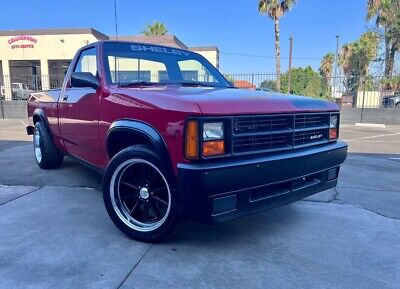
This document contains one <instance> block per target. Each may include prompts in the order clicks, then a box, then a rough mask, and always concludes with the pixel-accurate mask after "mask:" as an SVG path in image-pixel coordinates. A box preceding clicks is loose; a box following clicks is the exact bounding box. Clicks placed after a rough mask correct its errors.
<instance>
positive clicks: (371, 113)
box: [340, 108, 400, 125]
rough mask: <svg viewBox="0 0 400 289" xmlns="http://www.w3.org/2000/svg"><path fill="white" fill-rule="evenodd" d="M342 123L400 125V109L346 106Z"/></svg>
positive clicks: (341, 118) (342, 112) (341, 119)
mask: <svg viewBox="0 0 400 289" xmlns="http://www.w3.org/2000/svg"><path fill="white" fill-rule="evenodd" d="M340 122H341V123H342V124H355V123H358V122H363V123H381V124H386V125H400V109H396V108H394V109H387V108H365V109H364V110H363V109H361V108H344V109H342V110H341V116H340Z"/></svg>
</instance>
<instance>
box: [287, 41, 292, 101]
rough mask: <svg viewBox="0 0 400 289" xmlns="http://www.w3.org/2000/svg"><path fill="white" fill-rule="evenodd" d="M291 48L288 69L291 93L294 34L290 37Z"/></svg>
mask: <svg viewBox="0 0 400 289" xmlns="http://www.w3.org/2000/svg"><path fill="white" fill-rule="evenodd" d="M289 41H290V49H289V71H288V93H290V89H291V84H292V83H291V82H292V55H293V35H291V36H290V38H289Z"/></svg>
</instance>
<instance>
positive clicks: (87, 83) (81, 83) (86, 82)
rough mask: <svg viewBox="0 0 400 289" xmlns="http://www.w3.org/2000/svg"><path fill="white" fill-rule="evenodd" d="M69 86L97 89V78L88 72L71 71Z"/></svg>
mask: <svg viewBox="0 0 400 289" xmlns="http://www.w3.org/2000/svg"><path fill="white" fill-rule="evenodd" d="M71 87H91V88H93V89H97V88H98V87H99V80H98V79H97V77H96V76H94V75H93V74H91V73H90V72H72V74H71Z"/></svg>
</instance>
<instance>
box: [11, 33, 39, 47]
mask: <svg viewBox="0 0 400 289" xmlns="http://www.w3.org/2000/svg"><path fill="white" fill-rule="evenodd" d="M21 41H22V43H20V42H21ZM36 42H37V39H36V38H35V37H32V36H28V35H18V36H14V37H11V38H10V39H8V44H10V45H11V49H18V48H35V44H36Z"/></svg>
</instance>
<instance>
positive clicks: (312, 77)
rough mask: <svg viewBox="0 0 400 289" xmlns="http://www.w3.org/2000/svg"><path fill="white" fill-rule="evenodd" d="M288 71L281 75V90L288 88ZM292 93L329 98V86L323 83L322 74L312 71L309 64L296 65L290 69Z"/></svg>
mask: <svg viewBox="0 0 400 289" xmlns="http://www.w3.org/2000/svg"><path fill="white" fill-rule="evenodd" d="M288 79H289V77H288V72H286V73H284V74H283V75H282V90H283V91H285V90H287V88H288ZM290 93H292V94H297V95H304V96H312V97H319V98H329V96H330V95H329V88H328V86H327V85H326V84H325V83H324V80H323V78H322V76H321V75H320V74H319V73H318V72H316V71H314V70H313V69H312V68H311V66H307V67H306V68H302V67H298V68H293V69H292V70H291V91H290Z"/></svg>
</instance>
